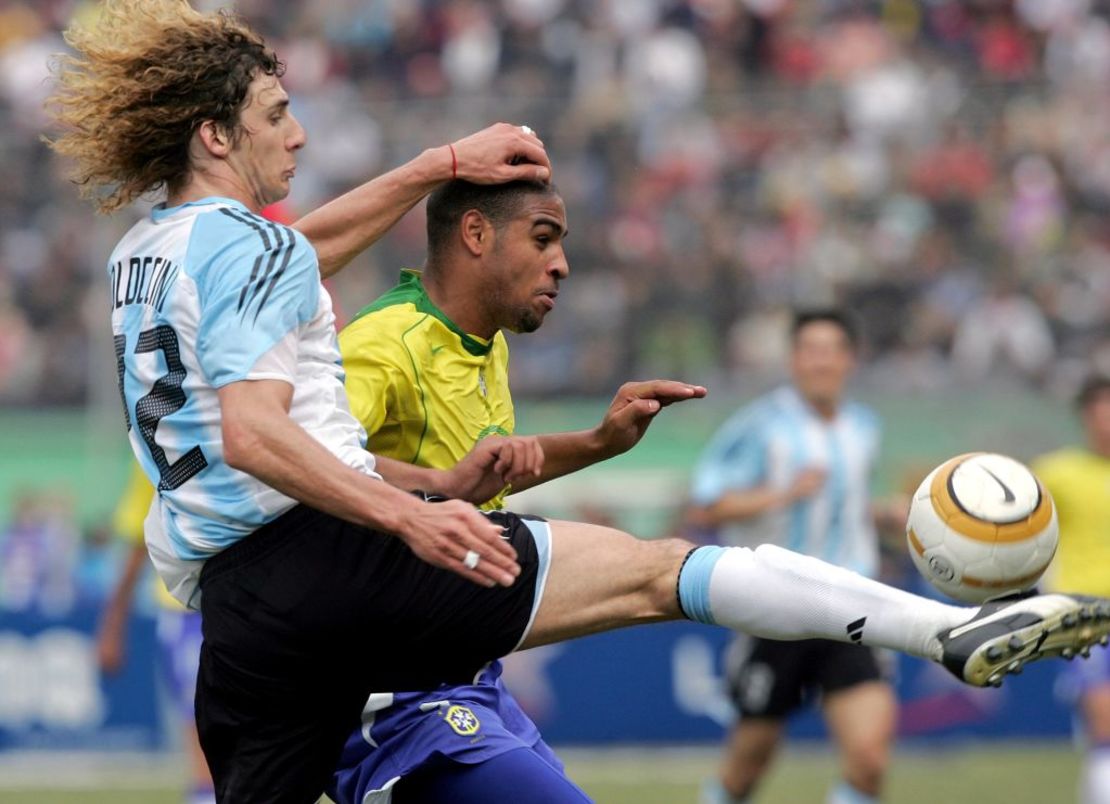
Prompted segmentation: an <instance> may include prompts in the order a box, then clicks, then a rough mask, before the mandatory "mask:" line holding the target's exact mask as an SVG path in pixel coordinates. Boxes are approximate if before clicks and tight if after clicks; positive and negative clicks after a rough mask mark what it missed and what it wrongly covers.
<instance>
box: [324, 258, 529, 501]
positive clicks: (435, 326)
mask: <svg viewBox="0 0 1110 804" xmlns="http://www.w3.org/2000/svg"><path fill="white" fill-rule="evenodd" d="M339 350H340V352H341V353H342V355H343V367H344V369H345V370H346V372H347V380H346V383H347V396H348V397H349V399H350V404H351V410H352V412H353V413H354V414H355V416H356V417H357V418H358V419H359V421H361V422H362V426H363V427H365V428H366V432H367V435H368V441H367V445H366V448H367V449H368V450H370V451H371V452H373V453H375V454H377V455H384V456H386V457H388V458H394V459H396V460H399V461H405V462H406V463H413V464H416V465H418V466H427V467H432V468H437V469H443V468H447V467H450V466H454V465H455V464H456V463H457V462H458V461H459V460H460V459H461V458H462V457H463V456H464V455H466V453H468V452H469V451H470V450H471V448H472V447H473V446H474V445H475V444H476V443H477V442H478V441H479V440H480V439H482V438H485V437H486V436H488V435H491V434H497V435H510V434H511V433H512V432H513V428H514V426H515V419H514V416H513V400H512V397H511V396H510V395H509V347H508V344H507V343H506V342H505V337H504V335H502V334H501V333H500V332H498V333H497V334H496V335H494V336H493V339H492V340H489V341H486V340H484V339H482V338H479V337H477V336H474V335H468V334H467V333H465V332H463V331H462V330H461V329H459V328H458V327H457V326H455V324H454V322H452V321H451V320H450V319H448V318H447V316H445V315H444V314H443V312H442V311H441V310H440V309H439V308H437V307H436V306H435V305H434V304H433V303H432V301H431V300H430V299H429V298H428V294H427V293H426V292H425V290H424V285H423V282H422V281H421V277H420V272H419V271H408V270H406V271H402V272H401V282H400V284H399V285H397V286H396V287H395V288H393V289H392V290H390V291H389V292H387V293H386V294H385V295H384V296H382V297H380V298H379V299H378V300H377V301H375V302H374V303H373V304H371V305H370V306H368V307H366V308H365V309H364V310H362V311H361V312H360V313H359V314H358V316H356V317H355V319H354V320H353V321H352V322H351V323H350V324H348V325H347V326H346V327H345V328H344V329H343V331H342V332H340V333H339ZM508 492H509V489H507V488H506V489H505V490H503V491H502V492H501V493H500V494H498V495H497V496H496V497H494V498H493V499H492V500H490V501H489V502H488V503H486V504H485V505H484V506H482V507H483V508H487V509H489V508H501V507H502V506H503V505H504V499H505V496H506V494H508Z"/></svg>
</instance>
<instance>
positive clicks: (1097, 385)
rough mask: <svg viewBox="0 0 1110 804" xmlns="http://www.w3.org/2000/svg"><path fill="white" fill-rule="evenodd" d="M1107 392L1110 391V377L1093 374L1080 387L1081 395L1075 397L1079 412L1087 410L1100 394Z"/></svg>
mask: <svg viewBox="0 0 1110 804" xmlns="http://www.w3.org/2000/svg"><path fill="white" fill-rule="evenodd" d="M1105 391H1110V376H1108V375H1106V374H1092V375H1091V376H1089V377H1088V378H1087V379H1086V380H1084V381H1083V385H1081V386H1080V387H1079V393H1078V394H1076V395H1075V406H1076V407H1077V408H1078V409H1079V410H1085V409H1086V408H1087V406H1088V405H1090V404H1091V403H1093V402H1094V401H1095V398H1096V397H1098V395H1099V394H1101V393H1103V392H1105Z"/></svg>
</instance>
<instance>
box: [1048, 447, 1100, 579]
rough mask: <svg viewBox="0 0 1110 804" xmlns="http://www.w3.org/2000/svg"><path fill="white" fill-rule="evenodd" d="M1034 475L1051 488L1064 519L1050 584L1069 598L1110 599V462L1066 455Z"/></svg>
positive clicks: (1081, 453)
mask: <svg viewBox="0 0 1110 804" xmlns="http://www.w3.org/2000/svg"><path fill="white" fill-rule="evenodd" d="M1033 471H1034V472H1036V474H1037V476H1038V477H1039V478H1040V479H1041V482H1042V483H1044V485H1045V486H1046V487H1047V488H1048V490H1049V493H1051V494H1052V498H1053V500H1054V501H1055V503H1056V514H1057V516H1058V517H1059V519H1060V546H1059V548H1058V549H1057V551H1056V557H1055V558H1054V559H1053V561H1052V566H1051V567H1050V569H1049V576H1048V582H1049V584H1050V585H1051V586H1052V587H1053V588H1054V589H1059V590H1060V591H1063V592H1078V593H1080V594H1088V595H1099V596H1103V597H1106V596H1110V458H1106V457H1103V456H1101V455H1097V454H1095V453H1093V452H1091V451H1089V450H1085V449H1062V450H1058V451H1056V452H1052V453H1049V454H1048V455H1045V456H1043V457H1042V458H1040V459H1039V460H1038V461H1036V463H1034V465H1033Z"/></svg>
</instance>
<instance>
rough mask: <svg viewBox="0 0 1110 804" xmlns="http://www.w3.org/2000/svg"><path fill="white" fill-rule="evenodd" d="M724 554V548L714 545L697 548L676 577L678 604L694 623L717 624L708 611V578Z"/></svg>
mask: <svg viewBox="0 0 1110 804" xmlns="http://www.w3.org/2000/svg"><path fill="white" fill-rule="evenodd" d="M724 552H725V548H724V547H717V546H715V545H709V546H706V547H699V548H698V549H696V550H695V551H694V552H692V553H691V554H690V557H689V558H688V559H686V565H685V566H684V567H683V568H682V573H681V574H680V575H679V576H678V602H679V604H680V605H681V606H682V610H683V611H684V612H686V616H687V617H689V618H690V619H691V620H693V621H695V622H699V623H705V624H706V625H716V624H717V621H716V620H714V619H713V612H712V611H710V609H709V578H710V576H712V575H713V567H714V566H716V564H717V560H718V559H719V558H720V557H721V556H722V555H724Z"/></svg>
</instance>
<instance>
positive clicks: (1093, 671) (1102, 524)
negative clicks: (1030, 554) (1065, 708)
mask: <svg viewBox="0 0 1110 804" xmlns="http://www.w3.org/2000/svg"><path fill="white" fill-rule="evenodd" d="M1078 408H1079V415H1080V418H1081V419H1082V422H1083V431H1084V435H1085V436H1086V444H1085V445H1084V446H1082V447H1067V448H1064V449H1060V450H1057V451H1056V452H1052V453H1049V454H1048V455H1045V456H1043V457H1042V458H1040V459H1039V460H1038V461H1037V462H1036V463H1035V464H1034V466H1033V468H1034V470H1035V471H1036V473H1037V475H1038V477H1040V479H1041V482H1043V483H1044V484H1045V486H1046V487H1047V488H1048V490H1049V492H1050V493H1051V494H1052V497H1053V499H1054V500H1055V502H1056V511H1057V514H1058V516H1059V518H1060V547H1059V548H1058V549H1057V551H1056V558H1055V559H1054V561H1053V565H1052V569H1051V575H1050V576H1049V579H1048V580H1049V583H1050V584H1051V585H1052V586H1053V587H1055V588H1056V589H1060V590H1067V591H1068V592H1070V593H1076V592H1078V593H1082V594H1087V595H1105V594H1107V593H1108V592H1110V377H1105V376H1094V377H1091V378H1090V379H1088V380H1087V382H1086V383H1084V385H1083V388H1082V390H1081V391H1080V392H1079V398H1078ZM1091 659H1092V660H1091V661H1089V662H1076V663H1075V664H1073V665H1069V666H1068V668H1067V670H1066V673H1065V675H1064V676H1063V677H1062V678H1061V682H1062V684H1061V686H1062V687H1063V688H1064V690H1065V692H1066V693H1067V697H1068V698H1069V699H1071V700H1072V701H1073V702H1074V703H1075V705H1076V708H1077V712H1078V714H1079V716H1080V719H1081V720H1082V723H1083V729H1084V736H1085V737H1086V742H1087V749H1088V750H1087V761H1086V764H1085V767H1084V770H1083V779H1082V783H1081V787H1080V801H1081V802H1083V804H1110V654H1108V653H1107V652H1106V651H1096V652H1095V653H1093V654H1092V655H1091Z"/></svg>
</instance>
